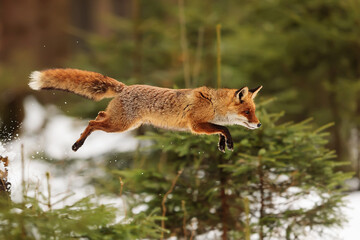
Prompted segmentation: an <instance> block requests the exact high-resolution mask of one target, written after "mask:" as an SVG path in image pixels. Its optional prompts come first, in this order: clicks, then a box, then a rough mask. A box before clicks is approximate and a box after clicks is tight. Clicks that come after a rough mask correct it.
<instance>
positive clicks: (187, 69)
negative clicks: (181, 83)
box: [178, 0, 191, 88]
mask: <svg viewBox="0 0 360 240" xmlns="http://www.w3.org/2000/svg"><path fill="white" fill-rule="evenodd" d="M178 5H179V21H180V45H181V50H182V54H183V58H184V59H183V60H184V64H183V66H184V80H185V87H186V88H189V87H190V85H191V84H190V64H189V50H188V43H187V39H186V25H185V23H186V21H185V11H184V0H178Z"/></svg>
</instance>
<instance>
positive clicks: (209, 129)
mask: <svg viewBox="0 0 360 240" xmlns="http://www.w3.org/2000/svg"><path fill="white" fill-rule="evenodd" d="M192 131H193V132H195V133H199V134H219V135H220V139H219V150H220V151H221V152H224V151H225V144H226V146H227V148H228V149H229V150H230V151H232V150H233V149H234V143H233V140H232V137H231V135H230V132H229V129H227V128H226V127H224V126H221V125H217V124H214V123H209V122H204V123H196V124H193V125H192Z"/></svg>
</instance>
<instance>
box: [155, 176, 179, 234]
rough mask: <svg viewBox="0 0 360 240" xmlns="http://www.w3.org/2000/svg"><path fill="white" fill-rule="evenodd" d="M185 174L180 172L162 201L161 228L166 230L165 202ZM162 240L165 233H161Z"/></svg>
mask: <svg viewBox="0 0 360 240" xmlns="http://www.w3.org/2000/svg"><path fill="white" fill-rule="evenodd" d="M182 172H183V170H179V171H178V174H177V175H176V177H175V178H174V180H173V181H172V184H171V187H170V189H169V191H167V192H166V193H165V195H164V197H163V199H162V202H161V206H162V219H161V228H162V229H165V220H164V218H165V215H166V206H165V202H166V198H167V196H168V195H169V194H170V193H171V192H172V191H173V190H174V187H175V184H176V182H177V180H178V179H179V177H180V175H181V173H182ZM160 239H161V240H162V239H164V231H162V232H161V238H160Z"/></svg>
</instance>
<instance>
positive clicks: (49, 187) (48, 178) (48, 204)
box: [46, 172, 51, 211]
mask: <svg viewBox="0 0 360 240" xmlns="http://www.w3.org/2000/svg"><path fill="white" fill-rule="evenodd" d="M46 181H47V190H48V202H47V206H48V208H49V210H50V211H51V186H50V173H49V172H46Z"/></svg>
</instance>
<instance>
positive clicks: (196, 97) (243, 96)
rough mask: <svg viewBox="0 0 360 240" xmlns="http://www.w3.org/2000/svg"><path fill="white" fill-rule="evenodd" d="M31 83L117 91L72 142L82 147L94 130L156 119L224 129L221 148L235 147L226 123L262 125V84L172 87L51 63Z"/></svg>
mask: <svg viewBox="0 0 360 240" xmlns="http://www.w3.org/2000/svg"><path fill="white" fill-rule="evenodd" d="M30 78H31V82H30V84H29V85H30V87H31V88H33V89H35V90H39V89H58V90H64V91H69V92H73V93H75V94H79V95H81V96H85V97H87V98H90V99H94V100H100V99H102V98H105V97H114V99H113V100H112V101H111V102H110V103H109V105H108V107H107V109H106V111H101V112H99V114H98V116H97V118H96V119H95V120H92V121H90V122H89V125H88V127H87V128H86V129H85V131H84V132H83V133H82V134H81V136H80V138H79V139H78V140H77V141H76V142H75V144H74V145H73V150H74V151H76V150H77V149H79V148H80V147H81V146H82V145H83V143H84V141H85V139H86V138H87V137H88V136H89V135H90V134H91V132H93V131H95V130H102V131H106V132H123V131H126V130H129V129H134V128H137V127H139V126H140V125H141V124H151V125H154V126H157V127H161V128H169V129H174V130H185V131H186V130H187V131H191V132H192V133H196V134H219V135H220V141H219V149H220V150H221V151H224V150H225V143H226V145H227V147H228V149H230V150H232V148H233V142H232V139H231V135H230V132H229V130H228V129H227V128H226V127H224V126H222V125H232V124H239V125H243V126H245V127H247V128H250V129H255V128H258V127H260V125H261V124H260V123H259V120H258V119H257V118H256V116H255V104H254V101H253V99H254V98H255V96H256V94H257V93H258V91H259V90H260V89H261V87H258V88H256V89H253V90H249V89H248V88H247V87H244V88H242V89H240V90H237V89H217V90H215V89H211V88H207V87H200V88H195V89H168V88H160V87H153V86H148V85H130V86H126V85H125V84H123V83H120V82H118V81H116V80H115V79H113V78H109V77H106V76H104V75H101V74H99V73H94V72H89V71H82V70H77V69H50V70H45V71H41V72H33V73H32V74H31V76H30Z"/></svg>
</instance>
